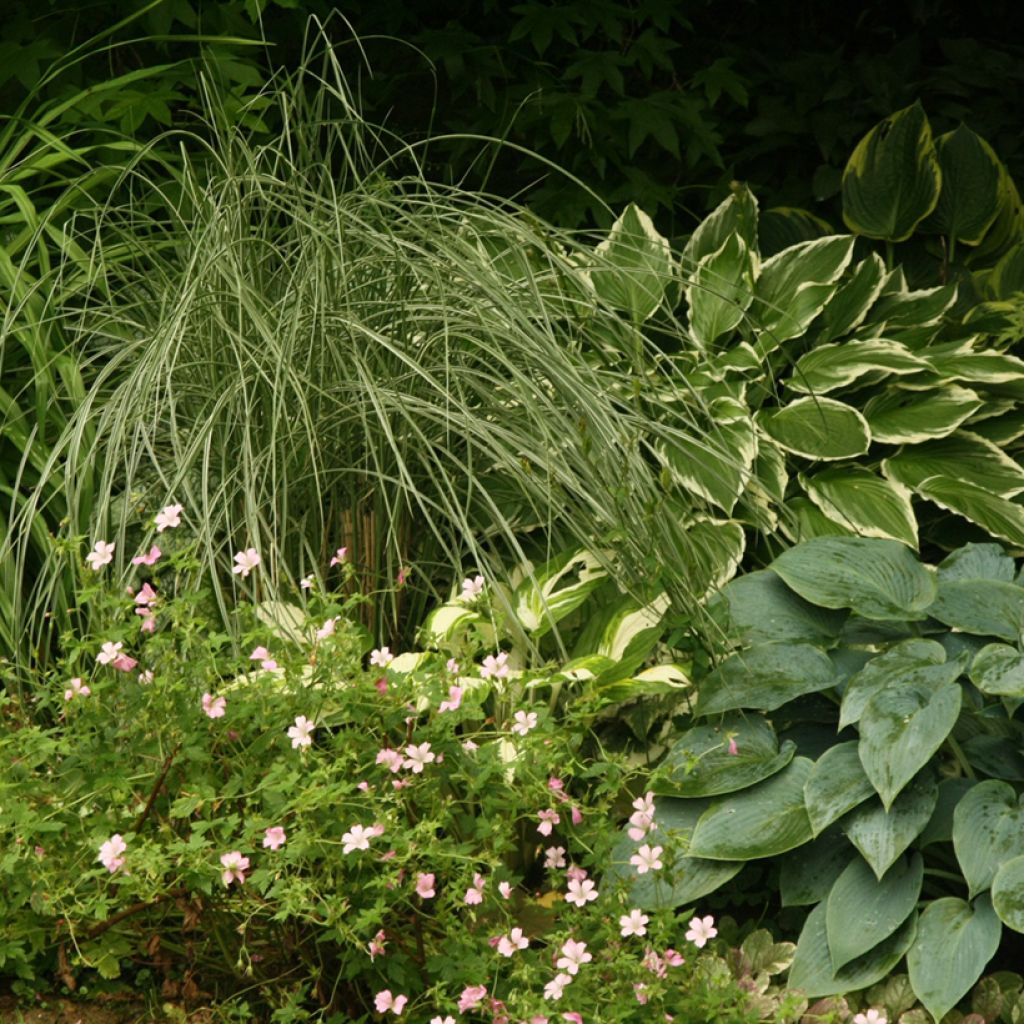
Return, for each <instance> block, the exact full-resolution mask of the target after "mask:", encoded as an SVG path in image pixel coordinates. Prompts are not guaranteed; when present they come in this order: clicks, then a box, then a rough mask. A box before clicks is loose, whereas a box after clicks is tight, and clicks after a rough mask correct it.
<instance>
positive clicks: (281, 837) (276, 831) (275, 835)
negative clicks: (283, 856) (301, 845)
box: [263, 825, 288, 850]
mask: <svg viewBox="0 0 1024 1024" xmlns="http://www.w3.org/2000/svg"><path fill="white" fill-rule="evenodd" d="M287 841H288V833H287V832H285V830H284V829H283V828H282V827H281V826H280V825H273V826H271V827H270V828H268V829H267V830H266V831H265V832H264V833H263V845H264V846H265V847H266V848H267V849H268V850H279V849H280V848H281V847H282V846H284V844H285V843H286V842H287Z"/></svg>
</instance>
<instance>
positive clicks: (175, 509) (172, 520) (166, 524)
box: [154, 505, 181, 533]
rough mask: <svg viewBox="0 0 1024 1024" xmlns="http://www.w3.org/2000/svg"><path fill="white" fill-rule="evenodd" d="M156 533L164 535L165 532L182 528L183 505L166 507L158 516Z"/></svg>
mask: <svg viewBox="0 0 1024 1024" xmlns="http://www.w3.org/2000/svg"><path fill="white" fill-rule="evenodd" d="M154 522H155V523H156V532H157V533H163V532H164V530H173V529H174V528H175V527H176V526H181V505H165V506H164V507H163V508H162V509H160V511H159V512H157V514H156V519H155V520H154Z"/></svg>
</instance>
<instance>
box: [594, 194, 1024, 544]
mask: <svg viewBox="0 0 1024 1024" xmlns="http://www.w3.org/2000/svg"><path fill="white" fill-rule="evenodd" d="M626 242H628V245H627V244H626ZM603 245H604V249H603V251H604V254H605V255H606V256H611V257H612V259H613V261H614V262H615V263H616V264H617V265H618V266H619V267H620V268H621V273H620V274H619V275H618V276H616V275H615V274H614V273H613V272H611V271H609V270H607V269H605V270H604V271H603V272H602V273H601V274H591V275H590V276H589V277H588V278H587V283H588V284H589V286H590V287H592V288H593V290H594V291H595V292H596V294H597V296H598V297H599V298H600V299H601V300H603V302H604V303H605V304H607V305H610V306H612V307H613V308H616V309H618V310H619V311H620V313H621V316H620V320H619V331H618V334H617V335H615V336H609V334H608V330H607V323H604V324H603V325H602V330H601V332H600V333H599V334H595V335H594V337H593V339H592V344H593V348H594V352H595V358H600V359H601V360H605V361H609V362H611V363H613V364H614V363H616V362H618V363H619V364H620V365H621V366H622V367H623V370H624V371H625V372H627V373H629V374H630V376H631V378H632V381H631V384H630V386H631V387H632V388H633V391H634V393H635V395H636V402H637V403H638V404H639V405H641V406H642V407H643V408H644V409H645V410H646V411H647V414H648V415H649V416H650V418H651V419H652V420H657V421H659V422H663V423H664V422H668V423H672V422H674V421H675V419H676V418H677V417H678V418H679V420H680V423H682V422H683V420H684V419H685V422H686V423H688V424H689V423H693V422H703V423H704V424H705V426H706V429H707V432H708V436H709V437H711V436H714V437H716V438H717V439H718V441H719V445H720V446H721V444H722V442H723V441H724V442H725V443H726V444H727V450H729V451H730V453H731V456H732V458H731V460H730V462H729V463H728V464H726V463H725V460H723V459H721V458H719V457H716V455H715V450H714V449H712V448H711V447H710V445H709V444H706V443H704V442H703V441H702V440H701V439H700V438H699V436H698V435H696V434H695V433H694V432H693V430H692V429H691V430H689V431H686V430H680V431H678V432H677V433H676V434H675V436H665V435H663V436H662V437H659V438H658V439H657V440H656V441H655V442H654V443H653V444H652V448H653V449H654V451H655V453H656V457H657V458H658V459H660V461H661V462H662V465H663V482H664V484H665V486H666V488H667V490H668V491H669V492H670V493H672V492H674V493H678V494H685V495H687V496H688V498H690V499H691V500H692V498H693V497H699V498H700V499H702V500H704V501H706V502H708V503H709V504H710V506H711V507H712V510H713V512H714V513H716V514H717V519H716V523H717V524H718V527H717V528H718V529H719V530H720V531H721V529H722V524H723V523H733V524H742V525H743V526H746V527H754V528H755V529H757V530H761V531H767V530H771V529H773V528H774V527H775V526H776V525H777V524H778V521H779V520H778V516H777V510H778V508H779V506H780V505H783V507H784V510H785V512H786V513H787V514H786V515H785V516H783V517H782V524H781V525H782V526H783V528H784V529H786V530H788V531H789V533H790V535H791V536H792V538H793V539H795V540H799V539H806V538H808V537H812V536H817V535H822V534H843V533H849V534H859V535H862V536H873V537H883V538H891V539H894V540H898V541H900V542H902V543H903V544H905V545H907V546H908V547H910V548H915V549H916V548H917V546H918V544H919V539H920V536H921V533H922V532H924V534H925V535H926V538H927V539H929V540H932V541H937V542H940V543H941V542H942V540H943V532H942V531H943V528H944V525H943V524H944V523H945V524H946V525H945V528H947V529H948V523H949V518H950V517H949V513H953V514H954V515H955V516H957V517H961V518H962V519H966V520H968V521H970V522H972V523H974V524H976V525H977V526H979V527H981V528H982V529H983V530H984V531H985V533H986V534H987V535H989V536H994V537H996V538H999V539H1001V540H1005V541H1007V542H1009V543H1011V544H1014V545H1018V546H1024V509H1022V507H1021V505H1020V504H1019V502H1018V501H1017V498H1018V496H1019V495H1020V494H1021V493H1022V492H1024V467H1022V466H1021V464H1020V462H1019V460H1018V459H1017V458H1016V457H1015V453H1016V449H1015V447H1014V446H1015V445H1017V444H1018V443H1019V439H1020V438H1021V437H1022V435H1024V409H1022V407H1021V404H1020V399H1021V396H1022V395H1024V360H1021V359H1020V358H1018V357H1017V356H1016V355H1014V354H1013V353H1012V352H1009V351H1000V350H997V349H996V348H995V347H994V344H993V342H994V339H993V337H992V336H991V335H987V334H985V333H983V332H982V331H981V330H979V329H978V328H977V327H976V326H975V325H974V324H973V323H971V322H970V318H969V317H968V318H967V320H968V322H964V318H963V317H962V316H960V315H959V314H955V313H953V312H952V308H953V305H954V302H955V301H956V297H957V288H956V286H955V285H953V284H950V285H943V286H939V287H935V288H930V289H924V290H912V289H910V288H909V287H908V285H907V282H906V278H905V275H904V273H903V271H902V269H900V268H899V267H896V268H895V269H891V270H890V269H887V268H886V265H885V263H884V261H883V260H882V258H881V257H880V256H879V255H877V254H876V253H872V252H867V253H866V254H865V253H862V252H861V250H860V248H859V246H858V244H857V240H856V239H855V238H854V236H852V235H829V236H826V237H823V238H816V239H812V240H809V241H803V242H798V243H796V244H794V245H791V246H789V247H788V248H785V249H783V250H782V251H780V252H777V253H775V254H774V255H772V256H771V257H769V258H767V259H763V258H762V257H761V255H760V253H759V249H758V207H757V202H756V200H755V198H754V197H753V195H752V194H751V193H750V192H749V191H748V190H747V189H746V188H744V187H741V186H738V187H737V188H736V190H735V192H734V194H733V195H732V196H730V198H729V199H727V200H726V201H725V202H724V203H723V204H722V205H721V206H719V207H718V209H716V210H715V211H714V212H713V213H712V214H711V215H710V216H709V217H708V218H707V219H705V220H704V221H703V222H702V223H701V224H700V225H699V226H698V228H697V229H696V231H695V232H694V234H693V236H692V237H691V238H690V240H689V242H688V243H687V245H686V247H685V249H684V250H683V252H682V254H681V258H680V257H678V256H676V255H674V254H672V253H671V252H670V250H669V247H668V243H667V242H666V241H665V239H663V238H661V237H660V236H659V235H658V233H657V231H656V230H655V229H654V227H653V225H652V224H651V222H650V221H649V219H648V218H646V217H644V216H643V215H642V214H641V213H640V212H639V211H637V210H635V209H633V208H630V209H628V210H627V211H626V212H625V213H624V214H623V216H622V217H621V218H620V220H619V221H618V222H617V223H616V225H615V227H613V229H612V231H611V234H610V236H609V239H608V241H607V243H603ZM641 337H648V338H656V339H658V341H659V342H660V344H661V346H662V349H663V352H662V354H661V356H660V357H659V358H658V359H656V360H654V361H651V360H650V359H648V361H647V362H646V364H644V365H642V366H640V365H638V358H637V357H636V353H642V352H644V351H647V350H646V349H645V348H644V347H643V345H642V344H641V343H640V341H639V339H640V338H641ZM680 382H683V383H684V384H685V387H686V389H688V392H684V393H683V394H682V395H681V394H680V387H679V385H680ZM623 386H624V387H625V386H626V385H625V384H624V385H623ZM684 413H685V416H684ZM954 522H956V520H954ZM962 525H963V524H962V523H961V526H962ZM960 540H962V538H960V539H958V540H957V543H959V542H960ZM737 551H738V552H740V553H742V537H740V538H739V539H738V541H737V545H736V547H735V548H734V549H733V552H732V553H733V554H735V553H736V552H737ZM727 561H728V560H727V559H726V558H723V562H727Z"/></svg>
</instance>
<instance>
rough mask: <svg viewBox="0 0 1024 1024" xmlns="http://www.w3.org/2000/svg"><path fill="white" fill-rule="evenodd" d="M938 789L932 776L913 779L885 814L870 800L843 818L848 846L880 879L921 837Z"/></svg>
mask: <svg viewBox="0 0 1024 1024" xmlns="http://www.w3.org/2000/svg"><path fill="white" fill-rule="evenodd" d="M938 797H939V788H938V786H937V785H936V784H935V779H934V778H932V777H931V775H924V776H921V777H918V778H917V779H915V780H914V781H913V782H912V783H911V784H910V785H909V786H907V788H906V789H904V790H903V792H902V793H900V795H899V796H898V797H896V800H895V801H894V802H893V805H892V807H891V808H890V809H889V810H888V811H886V809H885V808H884V807H883V806H882V802H881V800H879V799H877V798H873V799H871V800H869V801H868V802H867V803H863V804H861V805H860V806H859V807H857V808H855V809H854V810H852V811H850V813H849V814H848V815H847V816H846V818H844V819H843V824H844V825H845V827H846V834H847V836H848V837H849V840H850V842H851V843H853V845H854V846H856V847H857V849H858V850H860V852H861V855H862V856H863V857H864V859H865V860H866V861H867V862H868V863H869V864H870V865H871V867H872V870H873V871H874V872H875V877H876V878H881V877H882V876H883V875H884V874H885V873H886V871H888V870H889V868H890V867H891V866H892V865H893V864H894V863H895V861H896V858H897V857H898V856H899V855H900V854H901V853H903V852H904V850H906V849H907V847H908V846H909V845H910V844H911V843H912V842H913V841H914V840H915V839H916V838H917V837H918V836H919V835H920V834H921V832H922V831H923V830H924V827H925V826H926V825H927V824H928V820H929V819H930V818H931V816H932V812H933V811H934V810H935V803H936V801H937V800H938Z"/></svg>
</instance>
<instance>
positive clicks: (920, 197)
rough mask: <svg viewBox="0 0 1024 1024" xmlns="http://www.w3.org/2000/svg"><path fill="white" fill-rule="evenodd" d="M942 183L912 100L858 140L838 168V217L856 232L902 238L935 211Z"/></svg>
mask: <svg viewBox="0 0 1024 1024" xmlns="http://www.w3.org/2000/svg"><path fill="white" fill-rule="evenodd" d="M941 184H942V172H941V170H940V168H939V161H938V158H937V157H936V155H935V146H934V144H933V143H932V130H931V126H930V125H929V124H928V118H927V117H926V116H925V113H924V108H923V107H922V106H921V104H920V103H915V104H914V105H913V106H911V107H906V108H905V109H903V110H899V111H897V112H896V113H895V114H891V115H890V116H889V117H887V118H886V119H885V120H884V121H882V122H880V123H879V124H877V125H875V127H874V128H872V129H871V131H869V132H868V133H867V135H865V136H864V138H863V139H861V140H860V142H859V143H858V144H857V147H856V149H854V151H853V154H852V155H851V157H850V159H849V161H848V162H847V164H846V169H845V170H844V171H843V220H844V221H845V222H846V225H847V227H849V228H850V230H851V231H855V232H857V234H858V235H866V236H867V237H868V238H881V239H886V240H887V241H890V242H902V241H903V240H904V239H907V238H909V237H910V236H911V234H913V231H914V228H915V227H917V225H918V224H919V223H920V222H921V221H922V220H924V218H925V217H927V216H928V214H929V213H931V212H932V210H934V209H935V206H936V204H937V203H938V201H939V190H940V188H941Z"/></svg>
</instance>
